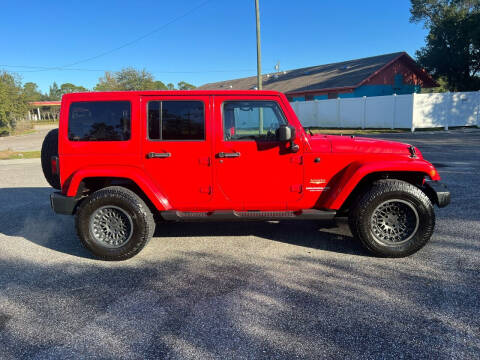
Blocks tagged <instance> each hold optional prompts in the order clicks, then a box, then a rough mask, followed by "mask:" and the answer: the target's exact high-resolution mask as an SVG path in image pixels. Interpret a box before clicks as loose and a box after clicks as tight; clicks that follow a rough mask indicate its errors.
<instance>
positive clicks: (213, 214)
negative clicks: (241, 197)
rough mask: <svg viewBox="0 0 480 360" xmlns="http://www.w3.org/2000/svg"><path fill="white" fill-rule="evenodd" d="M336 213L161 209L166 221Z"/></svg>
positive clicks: (305, 217)
mask: <svg viewBox="0 0 480 360" xmlns="http://www.w3.org/2000/svg"><path fill="white" fill-rule="evenodd" d="M336 214H337V212H336V211H332V210H316V209H306V210H298V211H235V210H217V211H210V212H194V211H192V212H185V211H177V210H168V211H161V212H160V215H161V216H162V218H163V219H164V220H168V221H209V220H211V221H222V220H223V221H236V220H331V219H333V218H334V217H335V215H336Z"/></svg>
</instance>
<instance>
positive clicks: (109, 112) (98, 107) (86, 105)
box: [68, 101, 131, 141]
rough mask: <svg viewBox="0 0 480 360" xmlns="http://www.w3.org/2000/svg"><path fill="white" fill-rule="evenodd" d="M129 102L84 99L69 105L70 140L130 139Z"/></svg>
mask: <svg viewBox="0 0 480 360" xmlns="http://www.w3.org/2000/svg"><path fill="white" fill-rule="evenodd" d="M130 113H131V110H130V102H128V101H85V102H74V103H72V104H71V105H70V113H69V115H68V139H69V140H71V141H125V140H129V139H130Z"/></svg>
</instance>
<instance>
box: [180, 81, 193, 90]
mask: <svg viewBox="0 0 480 360" xmlns="http://www.w3.org/2000/svg"><path fill="white" fill-rule="evenodd" d="M177 86H178V90H193V89H195V88H196V86H195V85H192V84H189V83H187V82H185V81H180V82H179V83H178V84H177Z"/></svg>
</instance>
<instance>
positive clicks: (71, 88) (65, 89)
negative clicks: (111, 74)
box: [60, 83, 88, 95]
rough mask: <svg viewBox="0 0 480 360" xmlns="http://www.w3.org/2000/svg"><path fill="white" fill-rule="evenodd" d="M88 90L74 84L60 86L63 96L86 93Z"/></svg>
mask: <svg viewBox="0 0 480 360" xmlns="http://www.w3.org/2000/svg"><path fill="white" fill-rule="evenodd" d="M86 91H88V89H86V88H84V87H83V86H77V85H74V84H72V83H64V84H62V85H60V93H61V94H62V95H64V94H70V93H74V92H86Z"/></svg>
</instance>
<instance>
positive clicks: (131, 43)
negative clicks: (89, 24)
mask: <svg viewBox="0 0 480 360" xmlns="http://www.w3.org/2000/svg"><path fill="white" fill-rule="evenodd" d="M210 1H212V0H205V1H203V2H202V3H200V4H199V5H197V6H195V7H193V8H191V9H190V10H188V11H186V12H185V13H183V14H182V15H179V16H177V17H175V18H173V19H172V20H170V21H168V22H167V23H165V24H163V25H161V26H158V27H156V28H154V29H153V30H151V31H149V32H147V33H145V34H143V35H141V36H139V37H137V38H135V39H133V40H131V41H128V42H126V43H124V44H123V45H120V46H117V47H115V48H113V49H110V50H107V51H104V52H102V53H100V54H97V55H95V56H91V57H89V58H86V59H82V60H79V61H75V62H73V63H70V64H66V65H61V66H55V67H45V66H31V67H28V66H24V67H25V68H36V70H24V71H21V72H42V71H51V70H70V69H66V68H69V67H70V66H74V65H78V64H82V63H85V62H88V61H91V60H95V59H98V58H100V57H103V56H105V55H109V54H111V53H113V52H115V51H118V50H121V49H123V48H125V47H127V46H130V45H133V44H135V43H137V42H139V41H141V40H143V39H145V38H147V37H149V36H151V35H153V34H155V33H157V32H159V31H161V30H163V29H165V28H166V27H168V26H169V25H171V24H173V23H174V22H176V21H178V20H181V19H183V18H184V17H186V16H188V15H190V14H191V13H193V12H194V11H196V10H198V9H200V8H201V7H203V6H205V5H206V4H207V3H209V2H210ZM0 66H5V67H15V66H14V65H0ZM18 67H20V66H18ZM81 71H99V70H87V69H85V70H81ZM102 71H103V70H102Z"/></svg>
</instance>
